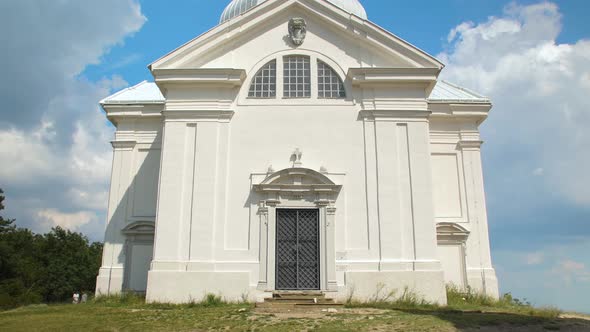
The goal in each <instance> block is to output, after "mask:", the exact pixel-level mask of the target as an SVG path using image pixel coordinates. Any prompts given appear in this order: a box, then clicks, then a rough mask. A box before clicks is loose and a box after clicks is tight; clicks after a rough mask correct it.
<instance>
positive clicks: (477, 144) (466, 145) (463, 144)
mask: <svg viewBox="0 0 590 332" xmlns="http://www.w3.org/2000/svg"><path fill="white" fill-rule="evenodd" d="M482 144H483V141H479V140H478V141H475V140H470V141H466V140H463V141H459V143H457V145H458V146H459V148H460V149H462V150H468V149H475V150H479V149H480V148H481V146H482Z"/></svg>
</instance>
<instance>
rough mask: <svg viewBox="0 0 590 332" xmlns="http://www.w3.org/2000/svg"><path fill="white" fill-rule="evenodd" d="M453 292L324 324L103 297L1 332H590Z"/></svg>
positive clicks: (209, 306) (7, 323)
mask: <svg viewBox="0 0 590 332" xmlns="http://www.w3.org/2000/svg"><path fill="white" fill-rule="evenodd" d="M453 291H456V290H453V289H450V290H449V292H450V294H449V298H450V303H451V305H450V306H449V307H437V306H433V305H428V304H426V303H424V302H423V301H422V300H420V299H419V297H417V296H416V295H415V294H412V293H411V292H409V291H407V290H406V291H403V292H400V293H399V294H382V295H380V296H376V297H375V298H374V299H372V300H373V301H372V302H371V303H364V304H363V303H349V304H348V306H349V307H350V308H349V309H346V310H339V312H338V313H336V314H328V315H325V316H324V317H320V316H318V315H317V314H316V315H315V316H313V315H311V316H308V317H306V316H304V317H301V316H293V317H289V316H287V317H283V316H281V317H278V316H274V315H263V314H257V313H256V312H255V311H254V310H253V309H254V307H253V305H251V304H247V303H241V304H230V303H224V302H223V301H222V299H221V298H220V297H218V296H215V295H208V296H206V297H205V298H204V299H202V300H199V301H193V302H191V303H189V304H184V305H172V304H165V303H145V301H144V299H143V298H142V297H139V296H136V295H123V296H118V297H100V298H97V299H93V300H91V301H90V302H89V303H87V304H80V305H72V304H62V305H49V306H48V305H37V306H28V307H22V308H18V309H14V310H9V311H2V312H0V331H16V332H18V331H74V330H83V331H204V330H209V331H224V330H225V331H304V330H305V331H312V330H313V331H355V332H358V331H442V332H444V331H457V330H462V329H466V328H476V329H477V328H479V327H483V326H492V327H493V326H504V327H506V326H507V327H508V328H514V327H522V326H534V327H536V328H540V329H541V330H563V331H568V327H571V326H582V325H581V324H586V323H588V324H587V325H585V326H586V327H587V328H588V330H590V322H586V321H584V320H577V319H568V320H566V319H560V318H557V317H556V316H555V315H554V314H548V313H547V314H546V313H545V312H540V311H536V310H540V309H535V308H532V307H531V306H530V305H528V304H526V303H525V304H523V303H519V301H515V300H513V299H512V300H510V299H509V298H505V299H503V300H502V301H489V299H484V298H479V297H477V296H475V294H472V295H473V296H470V295H469V294H468V293H461V292H456V293H453ZM466 295H467V297H466ZM464 298H465V300H463V299H464ZM385 300H388V301H389V302H387V301H385ZM372 308H377V309H379V310H376V309H372Z"/></svg>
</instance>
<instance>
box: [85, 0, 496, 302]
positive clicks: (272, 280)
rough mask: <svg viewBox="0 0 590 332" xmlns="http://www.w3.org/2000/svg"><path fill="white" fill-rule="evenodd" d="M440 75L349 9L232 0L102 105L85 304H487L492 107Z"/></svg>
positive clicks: (354, 4) (491, 277) (311, 1)
mask: <svg viewBox="0 0 590 332" xmlns="http://www.w3.org/2000/svg"><path fill="white" fill-rule="evenodd" d="M203 15H206V14H205V13H203ZM443 67H444V65H443V64H442V63H441V62H439V61H438V60H437V59H435V58H434V57H433V56H431V55H429V54H427V53H425V52H424V51H421V50H420V49H419V48H417V47H416V46H414V45H412V44H410V43H408V42H406V41H404V40H402V39H400V38H399V37H397V36H395V35H394V34H392V33H390V32H388V31H386V30H384V29H382V28H380V27H379V26H377V25H376V24H374V23H372V22H371V21H369V20H368V18H367V14H366V12H365V9H364V8H363V6H362V5H361V4H360V3H359V1H357V0H233V1H232V2H231V3H230V4H229V5H228V6H227V8H226V9H225V11H224V12H223V14H222V15H221V19H220V22H219V24H218V25H217V26H215V27H213V28H212V29H211V30H209V31H207V32H206V33H204V34H202V35H201V36H199V37H197V38H195V39H193V40H191V41H189V42H188V43H186V44H184V45H182V46H180V47H179V48H177V49H176V50H174V51H172V52H170V53H169V54H167V55H165V56H164V57H162V58H160V59H159V60H157V61H155V62H154V63H152V64H151V65H150V66H149V69H150V71H151V72H152V74H153V76H154V82H153V83H151V82H142V83H139V84H137V85H136V86H133V87H131V88H128V89H125V90H123V91H120V92H118V93H116V94H114V95H112V96H110V97H107V98H106V99H104V100H102V101H101V105H102V107H103V108H104V110H105V112H106V115H107V117H108V119H109V120H110V121H111V122H112V123H113V125H114V126H115V127H116V133H115V138H114V141H113V142H112V145H113V149H114V159H113V169H112V178H111V186H110V198H109V208H108V223H107V228H106V235H105V245H104V253H103V261H102V267H101V269H100V272H99V275H98V278H97V289H96V290H97V293H98V294H116V293H120V292H122V291H135V292H141V293H145V294H146V297H147V300H148V301H160V302H173V303H183V302H188V301H191V300H195V299H197V300H198V299H200V298H202V297H203V296H205V295H206V294H209V293H213V294H219V295H221V296H223V297H224V298H225V299H226V300H228V301H232V300H240V299H243V298H244V297H247V298H248V299H249V300H251V301H262V300H264V299H265V298H268V297H271V296H273V293H275V292H281V291H316V292H322V293H323V294H325V296H326V297H329V298H333V299H340V300H342V299H344V298H348V297H353V298H356V299H359V300H363V299H368V298H371V297H373V296H375V294H376V293H377V292H394V291H400V292H401V291H403V290H404V289H409V290H411V291H413V292H414V293H416V294H418V295H419V296H421V297H422V298H424V299H425V300H427V301H429V302H433V303H439V304H445V303H446V292H445V285H447V284H454V285H456V286H457V287H460V288H467V287H470V288H471V289H474V290H476V291H479V292H483V293H485V294H487V295H489V296H492V297H497V296H498V283H497V279H496V273H495V271H494V268H493V266H492V262H491V255H490V245H489V235H488V221H487V215H486V204H485V194H484V184H483V175H482V164H481V152H480V149H481V146H482V141H481V139H480V135H479V126H480V125H481V123H482V122H483V121H484V120H485V119H486V117H487V116H488V112H489V111H490V109H491V107H492V105H491V102H490V100H489V99H488V98H486V97H483V96H481V95H479V94H477V93H475V92H472V91H470V90H467V89H465V88H462V87H459V86H457V85H454V84H452V83H450V82H446V81H442V80H439V79H438V77H439V74H440V73H441V71H442V70H443Z"/></svg>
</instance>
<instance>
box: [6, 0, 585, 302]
mask: <svg viewBox="0 0 590 332" xmlns="http://www.w3.org/2000/svg"><path fill="white" fill-rule="evenodd" d="M227 2H229V1H226V0H215V1H211V0H209V1H206V0H168V1H156V0H150V1H139V2H137V1H136V0H103V1H100V2H99V1H74V0H64V1H60V2H59V3H58V4H57V3H56V4H54V3H50V4H49V3H47V2H44V1H41V0H38V1H28V2H27V1H21V0H10V1H4V2H2V3H0V22H1V23H0V28H2V31H5V32H8V33H7V34H5V37H6V36H9V37H8V39H7V40H6V41H5V43H4V44H5V45H7V48H6V49H8V50H12V52H3V53H2V54H1V55H0V61H2V63H4V64H5V68H7V72H6V73H5V75H4V77H5V80H4V82H3V83H0V84H1V85H0V97H2V98H3V100H5V106H6V107H3V108H2V110H0V152H1V153H2V155H3V156H4V157H5V158H6V160H12V161H13V162H11V163H9V165H7V166H5V167H3V168H2V169H1V170H0V187H2V188H3V189H5V191H6V192H7V195H8V198H7V204H8V209H7V211H6V213H5V214H6V215H7V216H11V217H15V218H17V220H18V222H19V224H20V225H22V226H26V227H31V228H33V229H34V230H37V231H45V230H47V229H48V227H51V226H54V225H61V226H65V227H70V228H72V229H74V230H78V231H82V232H84V233H86V234H88V235H89V236H90V237H91V238H92V239H95V240H100V239H102V236H103V234H102V232H103V230H104V222H105V219H106V216H105V210H106V200H107V190H108V180H109V173H110V158H111V152H110V147H109V145H108V142H109V141H110V140H111V138H112V127H110V125H109V124H108V123H107V122H106V121H105V119H104V115H103V114H102V113H101V111H100V109H98V107H97V103H98V101H99V100H100V99H101V98H103V97H105V96H107V95H108V94H110V93H112V92H113V91H115V90H117V89H120V88H123V87H126V86H128V85H133V84H136V83H138V82H140V81H142V80H151V79H152V77H151V74H150V73H149V71H148V69H147V65H148V64H149V63H151V62H152V61H154V60H156V59H158V58H159V57H160V56H162V55H164V54H166V53H168V52H169V51H171V50H173V49H174V48H176V47H178V46H180V45H182V44H183V43H185V42H187V41H188V40H190V39H192V38H194V37H196V36H198V35H200V34H201V33H203V32H205V31H207V30H208V29H209V28H211V27H213V26H214V25H216V24H217V22H218V19H219V15H220V14H221V12H222V10H223V8H224V7H225V5H226V4H227ZM361 3H362V4H363V5H364V6H365V9H366V11H367V13H368V16H369V19H370V20H371V21H373V22H375V23H377V24H378V25H380V26H382V27H383V28H385V29H387V30H389V31H391V32H393V33H394V34H396V35H398V36H400V37H401V38H403V39H405V40H407V41H409V42H410V43H412V44H414V45H416V46H418V47H419V48H421V49H423V50H425V51H427V52H428V53H430V54H432V55H435V56H437V57H438V58H439V59H441V60H442V61H443V62H444V63H446V64H447V67H446V68H445V70H444V72H443V74H442V76H443V77H444V78H445V79H448V80H451V81H453V82H456V83H459V84H461V85H464V86H466V87H469V88H471V89H474V90H476V91H479V92H481V93H483V94H486V95H488V96H490V97H492V98H493V101H494V105H495V107H494V109H493V111H492V114H491V116H490V118H489V119H488V121H486V123H485V124H484V125H483V126H482V128H481V131H482V136H483V138H484V140H486V144H485V145H484V148H483V160H484V168H485V169H484V173H485V179H486V192H487V202H488V213H489V224H490V236H491V244H492V254H493V258H494V263H495V265H496V268H497V272H498V276H499V278H500V286H501V291H503V292H509V291H510V292H512V293H513V294H514V295H515V296H517V297H520V298H527V299H529V300H531V301H532V302H533V303H536V304H539V305H557V306H560V307H562V308H565V309H568V310H577V311H585V312H589V311H590V254H589V253H590V175H588V174H587V173H588V172H587V170H588V169H590V134H589V133H587V130H586V128H587V127H588V126H589V125H590V104H589V102H588V101H587V100H586V99H585V96H587V95H588V94H589V93H590V42H588V39H590V24H588V22H587V15H586V14H587V13H588V12H589V9H590V3H589V2H587V1H584V0H563V1H551V2H542V1H529V0H526V1H525V0H522V1H516V2H509V1H483V0H480V1H476V0H437V1H432V0H428V1H427V0H414V1H392V0H362V1H361ZM453 31H454V34H451V33H452V32H453ZM452 37H454V38H452ZM23 41H26V42H23ZM27 67H30V68H35V70H25V71H23V70H20V68H27ZM8 82H10V83H8ZM14 110H19V111H18V112H14ZM22 151H33V152H34V153H32V154H30V155H24V154H23V153H22Z"/></svg>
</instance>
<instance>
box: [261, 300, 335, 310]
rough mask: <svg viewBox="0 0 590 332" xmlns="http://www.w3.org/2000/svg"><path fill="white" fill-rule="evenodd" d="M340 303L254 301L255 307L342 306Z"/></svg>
mask: <svg viewBox="0 0 590 332" xmlns="http://www.w3.org/2000/svg"><path fill="white" fill-rule="evenodd" d="M342 307H343V305H342V304H340V303H283V302H263V303H256V308H275V309H289V308H293V309H296V308H342Z"/></svg>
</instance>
